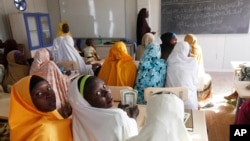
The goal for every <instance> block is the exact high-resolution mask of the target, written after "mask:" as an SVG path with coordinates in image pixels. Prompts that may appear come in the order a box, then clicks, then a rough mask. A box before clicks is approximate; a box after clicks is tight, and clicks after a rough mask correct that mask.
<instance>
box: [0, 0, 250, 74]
mask: <svg viewBox="0 0 250 141" xmlns="http://www.w3.org/2000/svg"><path fill="white" fill-rule="evenodd" d="M26 1H27V3H28V8H27V10H26V12H49V13H50V16H51V20H52V31H53V35H54V36H55V34H56V32H57V26H58V22H59V21H60V15H58V13H60V12H59V11H60V8H59V4H60V3H59V2H60V0H47V1H46V0H35V1H34V0H26ZM138 1H139V0H138ZM148 1H149V12H150V19H149V24H150V26H151V28H152V31H155V32H156V33H157V35H158V36H160V34H161V33H160V2H161V0H148ZM139 8H140V7H139V4H138V3H137V1H136V0H126V17H125V18H126V19H125V21H126V24H125V25H126V27H124V28H126V38H128V39H129V40H132V41H135V40H136V17H137V11H138V9H139ZM12 12H18V11H17V10H16V8H15V7H14V4H13V1H10V0H0V39H2V40H6V39H7V38H9V37H11V32H10V28H9V24H8V20H7V14H9V13H12ZM196 36H197V38H198V43H199V44H200V45H201V47H202V50H203V56H204V64H205V69H206V71H232V68H231V65H230V61H231V60H232V61H244V60H250V55H249V52H250V35H249V34H204V35H196ZM183 38H184V35H178V40H179V41H182V40H183Z"/></svg>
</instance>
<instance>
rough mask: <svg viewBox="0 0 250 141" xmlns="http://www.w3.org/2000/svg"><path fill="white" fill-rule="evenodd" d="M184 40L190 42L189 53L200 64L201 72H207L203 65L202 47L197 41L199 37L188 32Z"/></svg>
mask: <svg viewBox="0 0 250 141" xmlns="http://www.w3.org/2000/svg"><path fill="white" fill-rule="evenodd" d="M184 41H186V42H188V43H189V45H190V46H191V51H190V53H189V55H190V56H191V57H193V58H194V59H195V60H196V61H197V63H198V65H199V73H201V74H202V75H203V74H204V73H205V70H204V65H203V55H202V50H201V47H200V46H199V45H198V43H197V38H196V37H195V36H194V35H193V34H187V35H186V36H185V38H184Z"/></svg>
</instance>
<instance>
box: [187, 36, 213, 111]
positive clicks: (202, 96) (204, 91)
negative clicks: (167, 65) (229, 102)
mask: <svg viewBox="0 0 250 141" xmlns="http://www.w3.org/2000/svg"><path fill="white" fill-rule="evenodd" d="M184 41H186V42H188V43H189V45H190V46H191V51H190V53H189V56H190V57H193V58H194V59H195V60H196V61H197V63H198V65H199V73H198V81H199V83H198V100H199V105H200V106H201V107H211V106H213V104H212V103H211V98H212V78H211V76H210V75H209V74H208V73H206V72H205V69H204V64H203V55H202V49H201V47H200V46H199V45H198V43H197V38H196V37H195V36H194V35H193V34H187V35H186V36H185V38H184Z"/></svg>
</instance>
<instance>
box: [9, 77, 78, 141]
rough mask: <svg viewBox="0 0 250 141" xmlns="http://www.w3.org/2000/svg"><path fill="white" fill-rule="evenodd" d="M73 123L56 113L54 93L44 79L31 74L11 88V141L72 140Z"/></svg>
mask: <svg viewBox="0 0 250 141" xmlns="http://www.w3.org/2000/svg"><path fill="white" fill-rule="evenodd" d="M71 122H72V121H71V119H64V118H63V117H62V116H61V115H60V114H59V113H58V112H57V110H56V97H55V93H54V91H53V89H52V88H51V86H50V84H49V83H48V82H47V81H46V80H45V79H43V78H41V77H39V76H35V75H30V76H26V77H24V78H22V79H21V80H19V81H18V82H17V83H15V84H14V85H13V86H12V89H11V98H10V113H9V126H10V140H11V141H24V140H36V141H72V138H73V137H72V133H71Z"/></svg>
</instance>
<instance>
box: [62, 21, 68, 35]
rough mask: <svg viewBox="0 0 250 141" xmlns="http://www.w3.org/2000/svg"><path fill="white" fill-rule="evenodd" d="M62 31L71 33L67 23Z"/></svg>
mask: <svg viewBox="0 0 250 141" xmlns="http://www.w3.org/2000/svg"><path fill="white" fill-rule="evenodd" d="M62 31H63V32H64V33H68V32H69V25H68V24H67V23H65V24H63V25H62Z"/></svg>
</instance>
